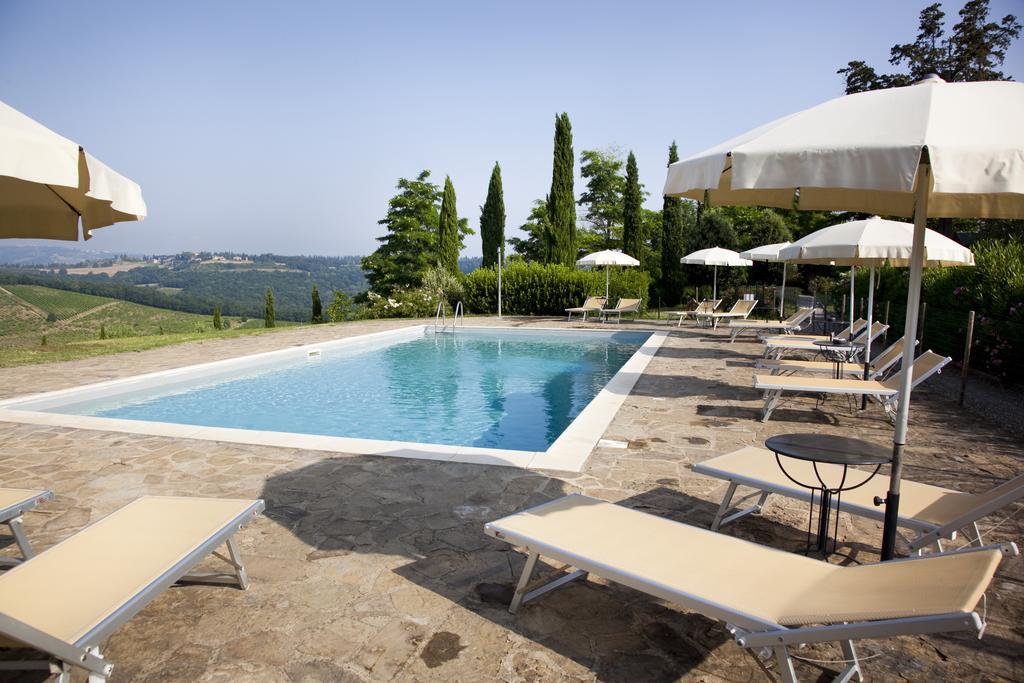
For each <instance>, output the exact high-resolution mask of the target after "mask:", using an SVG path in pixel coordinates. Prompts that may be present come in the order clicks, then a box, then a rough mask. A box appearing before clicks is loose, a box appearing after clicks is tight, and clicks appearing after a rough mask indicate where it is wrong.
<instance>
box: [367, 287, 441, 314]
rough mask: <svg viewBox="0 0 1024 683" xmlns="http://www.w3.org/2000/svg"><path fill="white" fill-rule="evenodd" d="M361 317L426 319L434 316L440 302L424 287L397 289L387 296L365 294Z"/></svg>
mask: <svg viewBox="0 0 1024 683" xmlns="http://www.w3.org/2000/svg"><path fill="white" fill-rule="evenodd" d="M366 297H367V303H366V307H365V308H364V309H363V315H364V316H365V317H367V318H426V317H429V316H432V315H434V312H435V311H436V310H437V304H438V302H439V301H440V300H441V298H440V296H438V294H437V293H436V292H433V291H430V290H428V289H426V288H424V287H419V288H416V289H412V288H408V287H399V288H398V289H395V290H394V291H393V292H391V294H390V295H388V296H386V297H385V296H381V295H380V294H377V293H376V292H367V294H366Z"/></svg>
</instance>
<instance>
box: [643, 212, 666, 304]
mask: <svg viewBox="0 0 1024 683" xmlns="http://www.w3.org/2000/svg"><path fill="white" fill-rule="evenodd" d="M640 232H641V234H642V235H644V241H643V243H642V245H641V250H642V252H643V256H642V257H640V262H641V263H642V264H643V269H644V270H646V271H647V274H648V275H649V276H650V277H649V281H650V285H649V290H648V292H647V299H648V301H650V302H652V303H654V304H656V305H660V301H661V299H660V293H661V211H654V210H652V209H641V210H640Z"/></svg>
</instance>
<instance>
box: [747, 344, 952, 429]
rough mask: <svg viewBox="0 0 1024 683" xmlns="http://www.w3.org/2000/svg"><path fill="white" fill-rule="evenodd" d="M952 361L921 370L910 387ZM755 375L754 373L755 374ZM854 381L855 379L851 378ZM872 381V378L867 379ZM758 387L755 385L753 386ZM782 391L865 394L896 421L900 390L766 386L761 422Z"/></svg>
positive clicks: (776, 402)
mask: <svg viewBox="0 0 1024 683" xmlns="http://www.w3.org/2000/svg"><path fill="white" fill-rule="evenodd" d="M952 361H953V359H952V358H950V357H949V356H946V357H945V358H944V359H943V360H942V362H941V363H937V364H936V365H935V366H933V367H931V368H928V370H927V371H925V372H922V373H921V376H920V377H915V378H914V381H913V383H912V384H911V385H910V386H911V388H915V387H917V385H918V384H920V383H921V382H923V381H925V380H926V379H928V378H929V377H931V376H932V375H935V374H939V373H941V372H942V368H944V367H946V365H948V364H949V363H951V362H952ZM755 377H756V375H755ZM853 381H856V380H853ZM868 381H872V380H868ZM754 388H755V389H756V388H759V387H757V386H755V387H754ZM784 391H791V392H810V393H819V394H844V395H847V396H861V395H863V394H867V395H868V396H870V397H871V398H873V399H875V400H876V401H878V402H879V403H880V404H881V405H882V409H883V410H885V415H886V417H887V418H888V419H889V422H893V423H895V421H896V407H897V403H898V401H899V396H900V392H899V391H896V390H894V389H893V390H888V391H886V392H885V393H884V394H880V393H878V392H877V391H856V390H853V389H851V390H849V391H847V390H837V389H831V390H824V389H823V388H821V387H814V386H811V385H810V384H808V385H807V386H806V387H785V388H778V389H775V388H767V389H764V406H763V407H762V408H761V422H767V421H768V420H769V418H771V416H772V413H773V412H775V409H776V408H777V407H778V405H779V401H780V400H781V399H782V393H783V392H784Z"/></svg>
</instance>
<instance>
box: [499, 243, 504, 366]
mask: <svg viewBox="0 0 1024 683" xmlns="http://www.w3.org/2000/svg"><path fill="white" fill-rule="evenodd" d="M504 260H505V245H501V246H500V247H498V317H499V318H501V267H502V266H503V265H504V263H503V261H504ZM499 355H500V354H499Z"/></svg>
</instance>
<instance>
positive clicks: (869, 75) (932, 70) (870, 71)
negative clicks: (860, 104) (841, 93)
mask: <svg viewBox="0 0 1024 683" xmlns="http://www.w3.org/2000/svg"><path fill="white" fill-rule="evenodd" d="M945 17H946V13H945V12H943V11H942V4H941V3H934V4H931V5H928V6H927V7H925V8H924V9H923V10H921V16H920V22H919V24H918V33H917V38H916V39H915V40H914V42H912V43H902V44H897V45H893V46H892V49H891V50H890V51H889V64H891V65H892V66H894V67H897V68H899V69H902V70H901V71H896V72H893V73H885V74H879V73H878V72H877V71H876V70H875V69H874V67H872V66H870V65H868V64H867V63H866V62H864V61H863V60H854V61H850V62H849V63H848V64H847V65H846V66H845V67H844V68H842V69H839V71H838V72H837V73H839V74H841V75H842V76H843V78H844V79H845V80H846V93H847V94H852V93H857V92H864V91H867V90H880V89H883V88H893V87H899V86H904V85H910V84H911V83H914V82H916V81H919V80H921V79H922V78H924V77H925V76H927V75H928V74H938V75H939V76H940V77H941V78H942V79H943V80H945V81H949V82H953V81H1003V80H1010V77H1009V76H1007V75H1006V74H1004V73H1003V72H1002V71H1000V69H999V67H1001V66H1002V65H1003V62H1004V61H1005V59H1006V51H1007V50H1008V49H1009V47H1010V45H1011V44H1012V43H1013V41H1014V40H1016V39H1017V38H1018V37H1019V36H1020V31H1021V24H1020V23H1019V22H1018V21H1017V17H1016V16H1014V15H1012V14H1008V15H1006V16H1005V17H1003V18H1002V19H1001V20H999V21H990V20H989V0H969V2H967V3H966V4H965V5H964V6H963V8H962V9H961V10H960V21H959V22H958V23H957V24H955V25H954V26H953V31H952V33H951V34H950V35H948V36H947V35H946V26H945Z"/></svg>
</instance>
